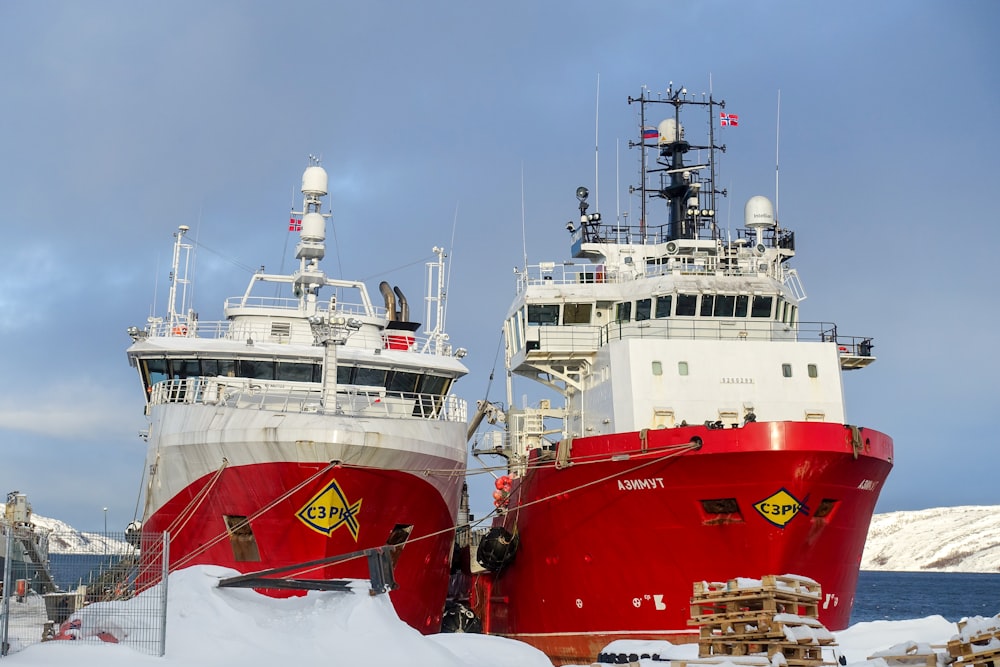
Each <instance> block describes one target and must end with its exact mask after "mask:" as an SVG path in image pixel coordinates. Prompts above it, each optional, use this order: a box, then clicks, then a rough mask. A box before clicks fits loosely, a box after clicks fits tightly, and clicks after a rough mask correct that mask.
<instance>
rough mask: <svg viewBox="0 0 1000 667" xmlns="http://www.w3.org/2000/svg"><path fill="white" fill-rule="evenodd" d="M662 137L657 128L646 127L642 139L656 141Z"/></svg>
mask: <svg viewBox="0 0 1000 667" xmlns="http://www.w3.org/2000/svg"><path fill="white" fill-rule="evenodd" d="M659 136H660V131H659V130H657V129H656V128H655V127H644V128H642V138H643V139H656V138H658V137H659Z"/></svg>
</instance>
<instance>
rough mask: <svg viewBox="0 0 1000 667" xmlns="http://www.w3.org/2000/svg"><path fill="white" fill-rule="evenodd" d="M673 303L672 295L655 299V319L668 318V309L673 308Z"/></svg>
mask: <svg viewBox="0 0 1000 667" xmlns="http://www.w3.org/2000/svg"><path fill="white" fill-rule="evenodd" d="M673 302H674V295H673V294H666V295H664V296H658V297H656V317H670V308H671V306H673Z"/></svg>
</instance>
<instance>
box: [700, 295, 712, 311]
mask: <svg viewBox="0 0 1000 667" xmlns="http://www.w3.org/2000/svg"><path fill="white" fill-rule="evenodd" d="M714 304H715V295H714V294H704V295H702V297H701V316H702V317H711V316H712V306H713V305H714Z"/></svg>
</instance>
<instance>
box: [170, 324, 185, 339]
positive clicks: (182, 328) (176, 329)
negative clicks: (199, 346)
mask: <svg viewBox="0 0 1000 667" xmlns="http://www.w3.org/2000/svg"><path fill="white" fill-rule="evenodd" d="M173 334H174V335H175V336H187V335H188V328H187V327H186V326H183V325H181V326H179V327H174V331H173Z"/></svg>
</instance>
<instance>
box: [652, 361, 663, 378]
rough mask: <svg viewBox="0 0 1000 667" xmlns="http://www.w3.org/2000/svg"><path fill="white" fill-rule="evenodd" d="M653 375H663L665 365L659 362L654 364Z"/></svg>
mask: <svg viewBox="0 0 1000 667" xmlns="http://www.w3.org/2000/svg"><path fill="white" fill-rule="evenodd" d="M653 375H663V363H662V362H659V361H654V362H653Z"/></svg>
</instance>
